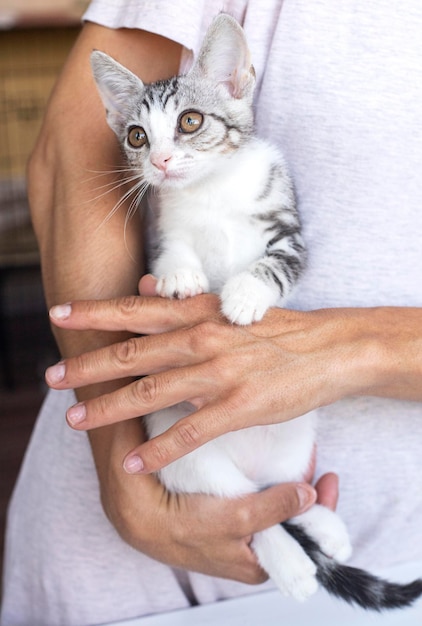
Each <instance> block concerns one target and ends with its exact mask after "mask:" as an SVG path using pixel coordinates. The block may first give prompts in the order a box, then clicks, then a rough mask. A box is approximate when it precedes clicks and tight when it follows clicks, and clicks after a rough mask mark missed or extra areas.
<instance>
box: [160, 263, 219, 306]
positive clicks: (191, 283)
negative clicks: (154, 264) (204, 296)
mask: <svg viewBox="0 0 422 626" xmlns="http://www.w3.org/2000/svg"><path fill="white" fill-rule="evenodd" d="M208 290H209V283H208V279H207V277H206V276H205V274H204V273H203V272H201V271H200V270H190V269H178V270H175V271H174V272H171V273H168V274H165V275H164V276H160V277H159V279H158V282H157V286H156V292H157V295H159V296H161V297H162V298H178V299H180V300H182V299H183V298H190V297H191V296H197V295H199V294H200V293H206V292H207V291H208Z"/></svg>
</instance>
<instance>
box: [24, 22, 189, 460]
mask: <svg viewBox="0 0 422 626" xmlns="http://www.w3.org/2000/svg"><path fill="white" fill-rule="evenodd" d="M94 48H96V49H100V50H105V51H107V52H108V53H109V54H111V55H113V56H115V57H116V58H117V59H118V60H120V61H122V62H124V63H125V64H126V65H127V66H128V67H130V68H131V69H132V70H133V71H135V72H137V73H139V74H140V75H142V77H143V78H144V79H145V80H147V81H150V80H155V79H158V78H163V77H166V76H169V75H172V74H174V73H176V72H177V70H178V64H179V56H180V47H179V46H178V45H177V44H174V43H173V42H170V41H168V40H164V39H162V38H161V37H157V36H155V35H151V34H148V33H140V32H138V31H128V30H123V31H112V30H110V29H107V28H102V27H100V26H96V25H93V24H88V25H86V26H85V27H84V29H83V31H82V33H81V35H80V37H79V39H78V41H77V43H76V45H75V47H74V49H73V50H72V52H71V54H70V57H69V60H68V62H67V64H66V66H65V68H64V70H63V72H62V75H61V77H60V79H59V81H58V83H57V85H56V87H55V90H54V92H53V94H52V97H51V99H50V103H49V107H48V110H47V113H46V117H45V121H44V125H43V128H42V131H41V134H40V137H39V140H38V142H37V145H36V147H35V149H34V151H33V154H32V156H31V158H30V161H29V165H28V191H29V200H30V207H31V214H32V220H33V224H34V228H35V231H36V235H37V238H38V242H39V248H40V253H41V264H42V272H43V281H44V290H45V296H46V301H47V304H48V306H51V305H53V304H56V303H58V302H62V301H69V300H72V299H74V298H91V299H99V298H104V297H115V296H123V295H127V294H134V293H136V286H137V281H138V280H139V277H140V276H141V273H142V262H141V261H142V248H141V230H140V220H139V219H138V216H135V217H134V218H133V219H131V220H130V221H129V222H128V224H127V225H125V218H126V211H127V206H122V207H120V209H119V210H118V211H117V212H116V213H115V214H114V215H113V216H112V217H111V218H110V219H108V220H107V217H108V216H109V215H110V212H111V211H112V209H113V207H114V206H115V205H116V203H117V202H118V201H119V199H120V197H121V195H122V190H121V187H119V186H118V185H117V183H118V182H119V179H118V173H117V170H118V168H121V157H120V151H119V148H118V145H117V141H116V138H115V136H114V134H113V133H112V131H111V130H110V129H109V128H108V126H107V124H106V120H105V112H104V108H103V105H102V103H101V101H100V98H99V96H98V94H97V91H96V87H95V85H94V82H93V79H92V76H91V69H90V63H89V57H90V53H91V51H92V50H93V49H94ZM107 190H110V191H109V192H108V193H105V191H107ZM54 332H55V336H56V339H57V343H58V345H59V348H60V352H61V354H62V355H63V356H64V357H69V356H75V355H78V354H80V353H82V352H85V351H86V350H92V349H94V348H98V347H101V346H104V345H109V344H110V343H112V342H115V341H117V340H119V339H123V338H125V337H127V336H128V335H127V334H126V333H121V332H120V333H114V334H113V333H108V332H101V331H92V332H91V331H88V332H83V333H81V332H72V331H70V332H69V331H66V330H65V331H62V330H60V329H54ZM122 384H123V381H121V382H118V383H104V384H101V385H92V386H90V387H84V388H82V389H80V390H78V392H77V393H78V398H79V399H81V400H82V399H88V398H91V397H95V396H96V395H99V394H100V393H105V392H106V391H111V390H112V389H115V388H116V387H117V386H119V385H122ZM126 430H128V427H127V426H125V425H124V424H122V425H120V426H118V428H115V427H113V428H111V429H101V431H100V430H97V431H96V432H95V433H92V434H91V442H92V444H93V450H94V456H95V457H96V462H97V468H99V465H100V464H101V463H102V460H103V458H104V450H106V449H109V448H110V446H112V441H113V437H114V436H115V435H116V436H117V435H118V434H120V433H122V432H123V431H124V432H126ZM129 430H130V429H129ZM138 441H139V440H138Z"/></svg>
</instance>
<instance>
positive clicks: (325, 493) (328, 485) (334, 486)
mask: <svg viewBox="0 0 422 626" xmlns="http://www.w3.org/2000/svg"><path fill="white" fill-rule="evenodd" d="M315 489H316V491H317V494H318V498H317V502H318V504H322V505H323V506H326V507H327V508H328V509H331V510H332V511H335V510H336V508H337V502H338V496H339V478H338V476H337V474H334V473H333V472H329V473H327V474H324V475H323V476H321V478H320V479H319V480H318V482H317V483H316V485H315Z"/></svg>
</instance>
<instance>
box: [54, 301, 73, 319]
mask: <svg viewBox="0 0 422 626" xmlns="http://www.w3.org/2000/svg"><path fill="white" fill-rule="evenodd" d="M71 313H72V306H71V305H70V304H58V305H57V306H53V307H51V309H50V317H52V318H53V320H58V321H62V320H67V319H68V318H69V317H70V314H71Z"/></svg>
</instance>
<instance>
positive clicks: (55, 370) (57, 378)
mask: <svg viewBox="0 0 422 626" xmlns="http://www.w3.org/2000/svg"><path fill="white" fill-rule="evenodd" d="M65 374H66V366H65V364H64V363H63V362H62V361H60V363H56V365H52V366H51V367H48V368H47V369H46V371H45V378H46V380H47V382H48V383H49V384H52V385H55V384H57V383H61V382H62V380H63V378H64V377H65Z"/></svg>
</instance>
